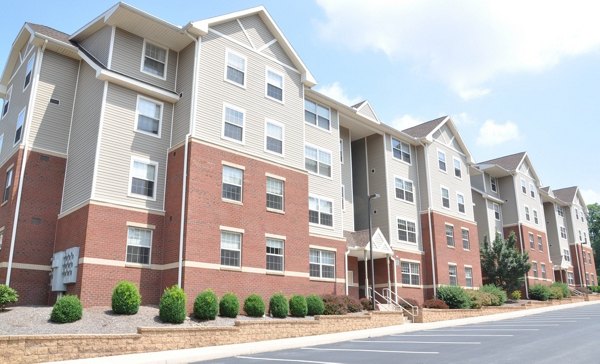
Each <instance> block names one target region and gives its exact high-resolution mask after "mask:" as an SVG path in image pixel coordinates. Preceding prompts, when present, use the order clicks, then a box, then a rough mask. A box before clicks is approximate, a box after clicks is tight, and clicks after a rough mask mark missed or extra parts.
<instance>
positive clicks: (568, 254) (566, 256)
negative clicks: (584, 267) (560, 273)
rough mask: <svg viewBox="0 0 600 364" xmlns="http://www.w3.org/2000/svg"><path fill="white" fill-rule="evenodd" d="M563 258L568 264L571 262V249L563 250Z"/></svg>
mask: <svg viewBox="0 0 600 364" xmlns="http://www.w3.org/2000/svg"><path fill="white" fill-rule="evenodd" d="M563 258H564V259H565V261H567V262H570V261H571V251H570V250H569V249H563Z"/></svg>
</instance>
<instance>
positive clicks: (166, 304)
mask: <svg viewBox="0 0 600 364" xmlns="http://www.w3.org/2000/svg"><path fill="white" fill-rule="evenodd" d="M186 301H187V297H186V294H185V292H184V291H183V289H181V288H179V287H178V286H177V285H174V286H172V287H169V288H166V289H165V291H164V292H163V295H162V297H161V298H160V303H159V304H158V317H160V320H161V321H162V322H168V323H172V324H180V323H182V322H183V321H185V302H186Z"/></svg>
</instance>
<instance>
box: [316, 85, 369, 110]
mask: <svg viewBox="0 0 600 364" xmlns="http://www.w3.org/2000/svg"><path fill="white" fill-rule="evenodd" d="M316 90H317V91H319V92H320V93H322V94H324V95H326V96H329V97H331V98H332V99H334V100H336V101H339V102H341V103H342V104H344V105H348V106H352V105H355V104H357V103H359V102H360V101H362V100H363V99H362V98H361V97H360V96H355V97H350V96H348V94H347V93H346V90H344V88H343V87H342V85H341V84H340V83H339V82H337V81H336V82H334V83H332V84H329V85H323V86H319V87H317V89H316Z"/></svg>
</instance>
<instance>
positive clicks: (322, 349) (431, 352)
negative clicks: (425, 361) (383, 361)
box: [302, 348, 439, 354]
mask: <svg viewBox="0 0 600 364" xmlns="http://www.w3.org/2000/svg"><path fill="white" fill-rule="evenodd" d="M302 350H316V351H348V352H364V353H393V354H439V352H438V351H406V350H371V349H333V348H331V349H330V348H302Z"/></svg>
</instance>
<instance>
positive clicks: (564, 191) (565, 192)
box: [554, 186, 579, 205]
mask: <svg viewBox="0 0 600 364" xmlns="http://www.w3.org/2000/svg"><path fill="white" fill-rule="evenodd" d="M578 189H579V188H578V187H577V186H573V187H567V188H561V189H559V190H554V195H555V196H556V197H558V198H559V199H561V200H563V201H565V202H567V203H568V204H569V205H570V204H572V203H573V201H574V200H575V196H576V195H577V190H578Z"/></svg>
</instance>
